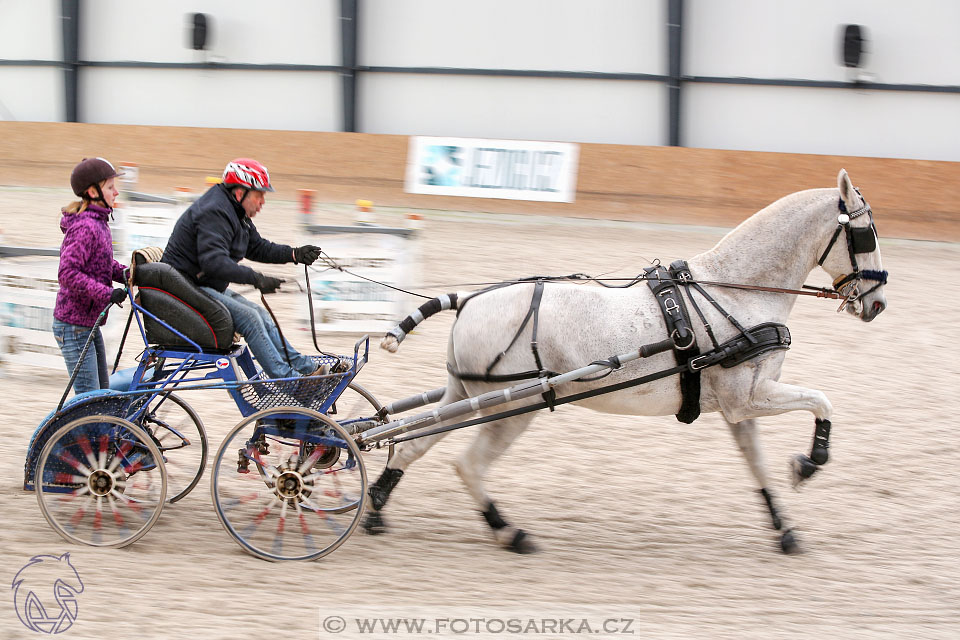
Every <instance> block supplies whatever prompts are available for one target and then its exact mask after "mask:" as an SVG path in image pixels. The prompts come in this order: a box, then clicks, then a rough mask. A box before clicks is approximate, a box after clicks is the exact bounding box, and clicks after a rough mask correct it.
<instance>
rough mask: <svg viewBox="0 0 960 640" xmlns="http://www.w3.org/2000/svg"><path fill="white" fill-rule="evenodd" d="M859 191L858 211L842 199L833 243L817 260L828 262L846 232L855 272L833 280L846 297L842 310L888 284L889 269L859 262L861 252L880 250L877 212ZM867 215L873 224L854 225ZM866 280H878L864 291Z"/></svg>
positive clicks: (839, 292)
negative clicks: (862, 287)
mask: <svg viewBox="0 0 960 640" xmlns="http://www.w3.org/2000/svg"><path fill="white" fill-rule="evenodd" d="M856 192H857V195H859V196H860V199H861V200H862V201H863V206H861V207H860V208H859V209H857V210H855V211H849V212H848V211H847V205H846V204H845V203H844V201H843V198H840V200H839V202H838V206H839V208H840V215H839V216H837V228H836V230H835V231H834V232H833V237H832V238H830V242H829V243H827V248H826V249H824V250H823V254H822V255H821V256H820V259H819V260H817V264H818V265H819V266H821V267H822V266H823V263H824V261H825V260H826V259H827V255H828V254H829V253H830V250H831V249H832V248H833V245H834V244H836V242H837V239H838V238H839V237H840V232H841V231H843V232H845V234H846V240H847V253H848V254H849V256H850V267H851V269H852V271H851V272H850V273H848V274H846V275H842V276H840V277H838V278H837V279H836V280H834V281H833V290H834V291H836V292H837V293H838V294H840V296H841V297H842V298H843V304H841V305H840V308H839V309H837V311H842V310H843V308H844V307H846V306H847V305H848V304H851V303H854V302H857V301H858V300H860V299H861V298H863V297H864V296H867V295H869V294H870V293H872V292H874V291H876V290H877V289H878V288H880V286H881V285H884V284H886V283H887V272H886V271H874V270H873V269H864V270H862V271H861V270H860V267H859V265H858V264H857V254H858V253H872V252H873V251H875V250H876V249H877V226H876V225H875V224H874V222H873V212H872V211H871V210H870V205H869V204H867V201H866V200H865V199H864V198H863V196H862V195H860V189H856ZM863 214H867V216H869V217H870V225H869V226H866V227H852V226H850V221H851V220H853V219H854V218H859V217H860V216H862V215H863ZM864 281H871V282H876V284H875V285H873V286H872V287H871V288H870V289H867V290H866V291H864V292H862V293H861V292H860V289H861V286H860V285H861V283H862V282H864Z"/></svg>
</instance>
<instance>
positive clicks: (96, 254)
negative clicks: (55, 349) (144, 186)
mask: <svg viewBox="0 0 960 640" xmlns="http://www.w3.org/2000/svg"><path fill="white" fill-rule="evenodd" d="M109 216H110V209H106V208H104V207H100V206H97V205H95V204H91V205H89V206H88V207H87V209H86V210H85V211H81V212H80V213H64V214H63V217H62V218H60V230H61V231H63V244H61V245H60V269H59V271H58V272H57V278H58V280H59V281H60V291H59V292H57V304H56V306H55V307H54V309H53V317H54V318H56V319H57V320H60V321H62V322H68V323H70V324H76V325H80V326H83V327H92V326H93V324H94V323H95V322H96V321H97V316H99V315H100V312H101V311H103V308H104V307H106V306H107V303H108V302H110V293H111V292H112V291H113V287H112V286H111V283H112V282H123V270H124V268H125V267H124V266H123V265H122V264H120V263H119V262H117V261H116V260H114V259H113V239H112V238H111V236H110V227H108V226H107V218H108V217H109Z"/></svg>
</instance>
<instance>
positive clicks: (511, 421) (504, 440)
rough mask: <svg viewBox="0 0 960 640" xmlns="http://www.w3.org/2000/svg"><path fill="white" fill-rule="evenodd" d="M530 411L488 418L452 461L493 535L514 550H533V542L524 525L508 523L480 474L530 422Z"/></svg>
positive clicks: (525, 551) (534, 548)
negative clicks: (521, 527) (496, 419)
mask: <svg viewBox="0 0 960 640" xmlns="http://www.w3.org/2000/svg"><path fill="white" fill-rule="evenodd" d="M532 419H533V415H531V414H528V415H520V416H514V417H512V418H506V419H503V420H498V421H497V422H489V423H486V424H484V425H482V426H481V427H480V428H479V433H477V437H476V439H475V440H474V441H473V443H472V444H471V445H470V446H469V447H468V448H467V449H466V450H464V452H463V453H462V454H460V456H459V457H458V458H457V460H456V462H454V468H455V469H456V470H457V474H458V475H459V476H460V479H461V480H463V483H464V484H465V485H466V486H467V490H468V491H469V492H470V495H471V496H473V499H474V500H475V501H476V502H477V506H479V507H480V513H481V515H483V518H484V520H486V522H487V524H488V525H490V528H491V529H492V530H493V535H494V538H496V540H497V542H499V543H500V544H501V545H503V546H504V547H506V548H508V549H510V550H511V551H515V552H517V553H534V552H536V550H537V547H536V545H534V544H533V542H531V540H530V538H529V536H528V535H527V534H526V532H525V531H524V530H523V529H517V528H516V527H512V526H510V524H509V523H507V521H506V520H504V519H503V517H502V516H501V515H500V512H499V511H498V510H497V506H496V504H494V502H493V499H491V498H490V496H489V495H487V492H486V490H485V489H484V485H483V477H484V475H485V473H486V471H487V469H488V468H489V467H490V465H491V464H493V462H494V461H495V460H496V459H497V458H499V457H500V456H501V455H503V453H504V452H505V451H506V450H507V448H509V447H510V445H511V444H512V443H513V441H514V440H516V439H517V436H519V435H520V434H521V433H523V432H524V430H525V429H526V428H527V426H529V424H530V421H531V420H532Z"/></svg>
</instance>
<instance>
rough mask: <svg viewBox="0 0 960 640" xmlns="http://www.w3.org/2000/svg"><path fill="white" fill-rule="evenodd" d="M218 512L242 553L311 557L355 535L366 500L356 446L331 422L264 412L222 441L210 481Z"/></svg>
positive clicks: (289, 410) (303, 413)
mask: <svg viewBox="0 0 960 640" xmlns="http://www.w3.org/2000/svg"><path fill="white" fill-rule="evenodd" d="M210 491H211V493H212V495H213V504H214V506H215V507H216V510H217V517H218V518H220V522H221V523H223V526H224V528H226V530H227V532H228V533H229V534H230V535H231V536H233V538H234V540H236V541H237V543H238V544H239V545H240V546H241V547H243V549H244V550H246V551H247V552H249V553H251V554H253V555H255V556H257V557H259V558H264V559H266V560H315V559H317V558H321V557H323V556H325V555H326V554H328V553H330V552H331V551H333V550H334V549H336V548H337V547H339V546H340V545H341V544H343V542H344V541H345V540H346V539H347V538H348V537H349V536H350V534H351V533H353V531H354V529H356V527H357V524H359V522H360V516H361V515H362V513H363V508H364V506H365V504H366V499H367V474H366V470H365V467H364V463H363V459H362V458H361V454H360V448H359V447H358V446H357V445H356V443H355V442H354V441H353V439H352V438H351V437H350V435H349V434H348V433H347V432H346V430H345V429H344V428H343V427H341V426H340V425H339V424H337V423H336V422H335V421H333V420H332V419H330V418H328V417H326V416H324V415H321V414H320V413H317V412H316V411H312V410H310V409H304V408H302V407H277V408H273V409H266V410H264V411H260V412H258V413H255V414H253V415H251V416H248V417H247V418H245V419H244V420H242V421H241V422H240V424H238V425H237V426H236V427H234V428H233V430H231V431H230V433H229V434H227V437H226V438H224V440H223V444H221V445H220V449H219V451H217V455H216V458H214V461H213V476H212V478H211V482H210Z"/></svg>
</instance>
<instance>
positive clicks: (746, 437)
mask: <svg viewBox="0 0 960 640" xmlns="http://www.w3.org/2000/svg"><path fill="white" fill-rule="evenodd" d="M727 424H728V425H729V426H730V431H731V433H733V437H734V439H735V440H736V441H737V446H738V447H739V448H740V453H742V454H743V457H744V458H746V460H747V464H748V465H749V466H750V471H751V473H753V477H754V478H756V480H757V483H758V484H759V485H760V494H761V495H762V496H763V499H764V502H766V504H767V509H769V510H770V517H771V519H772V521H773V528H774V529H776V530H777V531H781V530H783V533H782V534H781V535H780V548H781V549H783V551H784V552H785V553H796V552H798V551H799V550H800V547H799V546H798V545H797V541H796V538H795V536H794V534H793V531H792V530H791V529H789V528H787V529H783V519H782V517H781V515H780V511H779V510H778V509H777V507H776V505H775V504H774V500H773V495H772V494H771V493H770V490H769V489H768V488H767V487H768V486H769V483H768V479H767V471H766V468H765V467H764V462H763V452H762V451H761V450H760V441H759V439H758V438H757V421H756V420H753V419H747V420H742V421H740V422H736V423H734V422H730V421H729V420H728V421H727Z"/></svg>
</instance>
